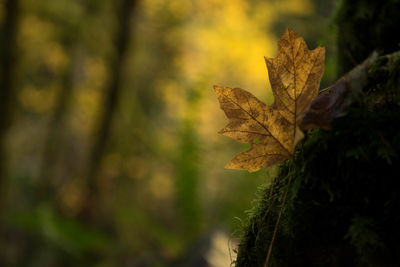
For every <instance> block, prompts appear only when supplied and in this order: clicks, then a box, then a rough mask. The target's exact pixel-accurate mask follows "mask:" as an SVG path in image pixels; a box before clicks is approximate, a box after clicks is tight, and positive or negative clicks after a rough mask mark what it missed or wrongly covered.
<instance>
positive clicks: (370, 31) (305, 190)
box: [236, 0, 400, 267]
mask: <svg viewBox="0 0 400 267" xmlns="http://www.w3.org/2000/svg"><path fill="white" fill-rule="evenodd" d="M399 14H400V2H399V1H395V0H392V1H382V2H381V1H367V0H357V1H350V0H348V1H343V2H342V3H341V6H340V7H339V9H338V10H337V14H336V16H337V17H336V19H337V25H338V47H339V54H338V69H339V74H340V75H342V74H343V73H345V72H347V71H348V70H350V69H352V68H353V67H355V66H356V64H358V63H361V62H362V61H363V60H364V59H365V58H367V57H368V56H369V54H370V53H371V52H372V51H373V50H377V51H378V52H379V53H380V55H381V56H380V57H379V59H378V60H377V61H376V62H375V63H374V64H372V65H371V66H370V67H369V68H368V70H367V83H366V85H365V86H364V87H363V88H361V89H362V92H363V94H362V96H361V97H360V99H358V100H357V101H354V103H353V104H352V105H351V106H350V108H349V110H348V112H347V114H346V115H345V116H343V117H341V118H339V119H336V120H334V121H333V122H332V125H333V130H332V131H322V130H314V131H311V132H309V133H308V135H307V137H306V139H305V140H304V141H303V142H302V143H301V144H299V145H298V148H297V152H296V155H295V161H294V162H291V163H290V162H286V163H285V164H283V165H282V166H281V167H280V174H279V175H278V177H277V178H276V179H275V182H274V183H273V184H272V185H271V186H270V187H269V188H267V189H266V190H265V191H264V192H263V197H262V198H261V199H260V200H259V202H258V205H257V206H256V207H255V208H254V209H255V210H254V213H253V214H252V215H251V218H250V219H249V223H248V225H247V227H246V229H245V231H244V235H243V237H242V240H241V243H240V246H239V251H238V257H237V261H236V266H264V263H265V258H266V255H267V250H268V246H269V244H270V242H271V238H272V233H273V231H274V226H275V222H276V219H277V217H278V213H279V209H280V203H281V201H282V196H283V195H284V192H285V190H286V185H287V182H288V179H289V177H290V176H292V185H291V187H290V190H289V196H288V199H287V201H286V206H285V210H284V213H283V217H282V219H281V223H280V226H279V230H278V234H277V238H276V241H275V244H274V247H273V249H272V255H271V259H270V262H269V266H280V267H281V266H400V242H399V240H400V230H399V226H400V193H399V192H398V191H399V185H400V52H396V51H397V50H400V47H399V43H400V35H399V34H398V33H397V32H398V28H399V26H400V16H399ZM385 55H386V56H385Z"/></svg>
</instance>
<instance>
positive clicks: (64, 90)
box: [36, 41, 79, 201]
mask: <svg viewBox="0 0 400 267" xmlns="http://www.w3.org/2000/svg"><path fill="white" fill-rule="evenodd" d="M66 46H67V47H66V50H67V51H68V52H67V53H68V55H69V63H68V65H67V66H66V69H65V72H64V74H63V76H62V86H61V90H60V92H59V94H58V96H57V100H56V108H55V110H54V112H53V114H52V116H51V119H50V122H49V126H48V132H47V137H46V140H45V144H44V148H43V155H42V166H41V170H40V173H39V181H38V185H37V187H38V190H37V192H36V193H37V196H38V199H39V200H41V201H47V200H52V199H53V197H54V194H56V193H57V192H55V191H54V188H53V186H52V183H51V182H52V180H51V178H52V175H54V174H55V173H54V166H55V164H56V161H57V159H58V150H59V146H60V143H62V137H63V136H64V135H63V133H64V131H65V127H64V123H65V117H66V115H67V113H68V107H69V103H70V101H71V97H72V92H73V84H74V77H75V75H74V74H75V68H76V64H77V62H78V61H79V55H78V50H79V46H78V45H77V44H76V43H75V42H73V41H71V42H69V43H68V44H67V45H66Z"/></svg>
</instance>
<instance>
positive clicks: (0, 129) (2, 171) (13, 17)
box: [0, 0, 19, 218]
mask: <svg viewBox="0 0 400 267" xmlns="http://www.w3.org/2000/svg"><path fill="white" fill-rule="evenodd" d="M4 10H5V19H4V23H3V25H2V28H1V36H0V218H1V217H2V215H3V214H2V212H3V209H4V205H5V204H4V202H5V201H6V198H7V188H8V181H7V179H8V171H7V151H6V150H7V144H6V135H7V130H8V128H9V126H10V124H11V119H12V103H13V100H14V97H13V93H14V74H15V73H14V71H15V65H16V64H15V63H16V58H17V51H16V47H17V44H16V35H17V29H18V25H17V22H18V15H19V1H18V0H6V1H5V4H4Z"/></svg>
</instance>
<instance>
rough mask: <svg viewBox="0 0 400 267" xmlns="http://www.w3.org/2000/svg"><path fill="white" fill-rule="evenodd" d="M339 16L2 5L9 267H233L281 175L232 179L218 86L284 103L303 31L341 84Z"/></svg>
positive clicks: (1, 129)
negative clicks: (283, 74) (273, 86)
mask: <svg viewBox="0 0 400 267" xmlns="http://www.w3.org/2000/svg"><path fill="white" fill-rule="evenodd" d="M335 4H336V2H335V1H334V0H331V1H322V0H301V1H299V0H230V1H224V0H173V1H172V0H118V1H117V0H116V1H108V0H56V1H54V0H40V1H37V0H0V23H1V28H0V188H1V192H0V213H1V221H0V231H1V240H0V246H1V250H0V256H1V258H0V265H1V266H214V267H217V266H229V264H230V262H231V259H232V260H233V259H234V258H235V253H234V251H233V250H234V248H235V244H236V243H237V242H236V240H237V238H238V237H239V236H240V233H238V232H237V231H236V230H237V229H238V228H240V227H238V226H239V225H241V224H242V223H243V221H244V220H246V213H245V211H246V210H248V209H249V208H250V207H251V201H252V199H254V198H255V192H256V191H257V190H256V189H257V187H259V186H263V185H264V186H265V185H266V184H268V183H269V182H270V180H271V177H273V175H274V170H269V171H268V172H266V171H265V170H263V171H259V172H257V173H252V174H249V173H247V172H245V171H232V170H225V169H224V168H223V167H224V165H225V164H226V163H227V162H229V160H230V159H231V158H232V157H233V156H234V155H235V154H236V153H237V152H238V151H241V150H243V148H244V147H246V146H245V145H241V144H237V143H236V142H235V141H233V140H230V139H228V138H225V137H222V136H220V135H218V134H217V132H218V130H219V129H220V128H222V127H223V126H224V124H225V123H226V118H224V114H223V112H222V111H221V110H220V109H219V104H218V101H217V98H216V96H215V94H214V92H213V89H212V86H213V85H214V84H217V85H224V86H230V87H241V88H244V89H246V90H249V91H250V92H252V93H253V94H254V95H256V96H257V97H258V98H259V99H262V100H264V101H265V102H267V103H271V102H272V101H273V98H272V94H271V92H270V88H269V81H268V77H267V69H266V67H265V62H264V58H263V56H268V57H275V56H276V50H277V43H276V42H277V40H278V39H279V38H280V36H281V35H282V34H283V33H284V30H285V28H286V27H288V26H289V27H291V28H292V29H294V30H295V31H297V32H298V33H299V34H300V35H302V36H303V37H304V38H305V40H306V42H307V44H308V45H309V47H310V48H315V47H316V46H317V45H323V46H326V49H327V61H326V67H325V75H324V80H323V84H322V87H324V86H325V85H327V84H330V83H332V81H333V80H335V75H336V69H335V62H336V59H335V56H334V55H335V47H336V40H335V38H336V37H335V29H334V27H332V26H331V14H332V12H333V10H334V7H335ZM228 245H229V246H228ZM228 247H230V249H228Z"/></svg>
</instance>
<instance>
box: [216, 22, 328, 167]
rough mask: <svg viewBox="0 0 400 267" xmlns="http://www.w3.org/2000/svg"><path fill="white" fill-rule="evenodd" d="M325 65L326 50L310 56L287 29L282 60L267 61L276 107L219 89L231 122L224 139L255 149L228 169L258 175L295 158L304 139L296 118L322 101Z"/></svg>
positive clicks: (280, 50) (242, 92)
mask: <svg viewBox="0 0 400 267" xmlns="http://www.w3.org/2000/svg"><path fill="white" fill-rule="evenodd" d="M324 59H325V49H324V48H322V47H317V48H316V49H314V50H309V49H308V48H307V45H306V43H305V42H304V39H303V38H302V37H300V36H299V35H298V34H297V33H295V32H294V31H293V30H291V29H289V28H287V30H286V32H285V34H284V35H283V36H282V38H281V39H280V40H279V41H278V55H277V57H276V58H265V61H266V63H267V68H268V74H269V80H270V83H271V87H272V92H273V95H274V98H275V101H274V103H273V104H272V105H271V106H267V105H265V104H264V103H263V102H261V101H260V100H258V99H257V98H256V97H255V96H253V95H252V94H251V93H249V92H247V91H245V90H243V89H241V88H229V87H223V86H214V90H215V92H216V94H217V97H218V100H219V102H220V106H221V109H222V110H223V111H224V112H225V114H226V116H227V117H228V118H229V120H230V121H229V123H228V125H226V126H225V127H224V128H223V129H222V130H221V131H220V132H219V133H221V134H223V135H225V136H229V137H231V138H233V139H236V140H237V141H240V142H245V143H250V144H251V148H250V149H249V150H247V151H245V152H242V153H240V154H238V155H237V156H236V157H234V158H233V159H232V160H231V162H230V163H228V164H227V165H226V166H225V168H228V169H245V170H248V171H249V172H253V171H257V170H259V169H260V168H262V167H269V166H272V165H274V164H277V163H279V162H282V161H284V160H286V159H289V158H291V157H292V156H293V152H294V148H295V145H296V143H297V142H298V141H299V140H300V139H301V138H302V137H303V133H302V131H301V130H300V129H299V127H298V126H297V122H296V117H297V115H298V114H299V113H301V112H302V111H303V110H304V109H305V108H306V107H307V106H308V105H309V104H310V102H311V101H312V100H313V99H314V98H315V97H316V96H317V95H318V87H319V82H320V80H321V77H322V74H323V71H324Z"/></svg>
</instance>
